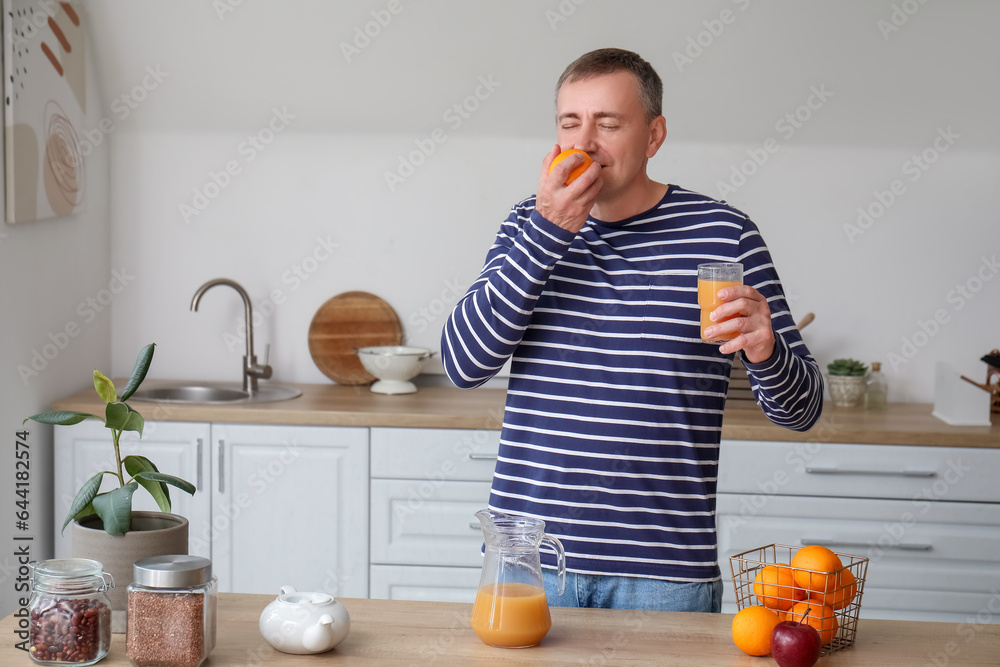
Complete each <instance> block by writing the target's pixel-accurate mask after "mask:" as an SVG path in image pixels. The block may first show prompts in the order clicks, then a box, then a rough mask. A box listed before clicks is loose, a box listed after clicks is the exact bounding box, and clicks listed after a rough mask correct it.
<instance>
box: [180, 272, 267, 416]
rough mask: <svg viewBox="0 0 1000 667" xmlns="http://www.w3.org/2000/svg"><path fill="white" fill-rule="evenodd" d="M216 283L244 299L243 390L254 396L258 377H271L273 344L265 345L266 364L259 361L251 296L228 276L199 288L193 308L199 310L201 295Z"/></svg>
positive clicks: (192, 302) (192, 303)
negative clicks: (254, 345) (245, 345)
mask: <svg viewBox="0 0 1000 667" xmlns="http://www.w3.org/2000/svg"><path fill="white" fill-rule="evenodd" d="M216 285H228V286H229V287H232V288H233V289H234V290H236V292H237V293H238V294H239V295H240V297H241V298H242V299H243V314H244V317H246V321H247V325H246V333H247V335H246V339H247V353H246V355H245V356H244V357H243V391H245V392H246V393H247V394H249V395H251V396H253V395H254V394H256V393H257V378H264V379H265V380H267V379H268V378H270V377H271V367H270V366H268V365H267V362H268V357H269V356H270V355H271V346H270V345H267V346H265V347H264V364H263V365H261V364H258V363H257V357H256V356H254V353H253V306H251V305H250V297H249V295H247V291H246V290H245V289H243V287H242V286H241V285H240V284H239V283H237V282H235V281H233V280H229V279H228V278H216V279H214V280H209V281H208V282H207V283H205V284H204V285H202V286H201V287H199V288H198V291H196V292H195V293H194V298H192V299H191V310H194V311H197V310H198V302H199V301H201V295H202V294H204V293H205V292H207V291H208V290H209V289H210V288H212V287H215V286H216Z"/></svg>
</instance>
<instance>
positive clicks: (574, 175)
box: [549, 148, 594, 185]
mask: <svg viewBox="0 0 1000 667" xmlns="http://www.w3.org/2000/svg"><path fill="white" fill-rule="evenodd" d="M574 153H580V154H582V155H583V164H581V165H580V166H579V167H577V168H576V169H574V170H573V171H571V172H569V176H567V177H566V183H565V184H566V185H569V184H570V183H572V182H573V181H575V180H576V179H577V178H578V177H579V176H580V174H582V173H583V172H585V171H587V167H589V166H590V165H592V164H593V163H594V161H593V160H592V159H591V158H590V156H589V155H587V152H586V151H582V150H580V149H579V148H567V149H566V150H564V151H563V152H562V153H560V154H559V155H557V156H556V157H555V159H554V160H552V164H550V165H549V173H550V174H551V173H552V170H553V169H555V166H556V165H557V164H559V163H560V162H562V161H563V160H565V159H566V158H568V157H569V156H570V155H573V154H574Z"/></svg>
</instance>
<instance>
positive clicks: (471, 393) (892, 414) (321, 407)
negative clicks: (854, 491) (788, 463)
mask: <svg viewBox="0 0 1000 667" xmlns="http://www.w3.org/2000/svg"><path fill="white" fill-rule="evenodd" d="M151 382H152V381H147V384H150V383H151ZM290 386H294V387H296V388H298V389H300V390H301V391H302V395H301V396H300V397H298V398H295V399H292V400H288V401H276V402H273V403H255V404H233V405H225V404H221V405H220V404H216V405H190V404H177V403H174V404H170V403H156V404H150V403H142V402H139V401H134V400H133V401H130V403H132V404H133V405H134V407H135V408H136V409H137V410H138V411H139V412H140V413H141V414H142V416H143V417H145V418H146V419H148V420H156V421H195V422H216V423H238V424H287V425H301V426H387V427H402V428H464V429H490V430H498V429H499V428H500V424H501V421H502V418H503V405H504V395H505V391H506V390H505V389H502V388H485V387H484V388H479V389H472V390H462V389H456V388H454V387H439V386H432V387H422V388H420V390H419V391H418V392H417V393H415V394H404V395H398V396H385V395H380V394H373V393H372V392H371V391H369V390H368V387H367V386H360V387H357V386H354V387H352V386H343V385H337V384H293V385H290ZM932 407H933V406H931V405H930V404H926V403H890V404H889V407H888V409H887V410H885V411H884V412H869V411H866V410H864V409H863V408H840V407H837V406H835V405H833V404H832V403H829V402H828V403H827V404H826V405H825V406H824V408H823V416H822V417H821V418H820V421H819V422H818V423H817V424H816V426H814V427H813V428H812V429H811V430H810V431H807V432H805V433H798V432H795V431H790V430H788V429H784V428H781V427H779V426H775V425H774V424H772V423H771V422H770V421H768V420H767V418H766V417H765V416H764V414H763V413H762V412H761V411H760V409H758V408H757V406H756V405H749V406H744V405H740V406H738V407H734V406H733V405H732V404H731V405H730V406H729V407H727V408H726V414H725V418H724V419H723V425H722V437H723V439H731V440H777V441H784V442H808V441H811V440H817V439H818V440H819V441H821V442H838V443H858V444H890V445H927V446H948V447H989V448H1000V419H997V418H996V417H995V418H994V423H993V425H992V426H949V425H948V424H945V423H944V422H943V421H940V420H939V419H937V418H936V417H934V416H932V415H931V410H932ZM53 409H56V410H78V411H82V412H95V411H98V410H103V406H102V405H101V404H100V403H99V402H98V399H97V395H96V394H95V392H94V390H93V388H92V387H88V388H87V389H84V390H81V391H79V392H77V393H76V394H73V395H71V396H68V397H66V398H63V399H60V400H58V401H56V402H55V403H54V404H53Z"/></svg>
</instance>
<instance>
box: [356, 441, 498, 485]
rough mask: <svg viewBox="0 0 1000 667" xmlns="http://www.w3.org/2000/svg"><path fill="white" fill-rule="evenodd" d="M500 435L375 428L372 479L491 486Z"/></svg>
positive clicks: (372, 443)
mask: <svg viewBox="0 0 1000 667" xmlns="http://www.w3.org/2000/svg"><path fill="white" fill-rule="evenodd" d="M499 448H500V431H491V430H486V429H483V430H470V429H415V428H373V429H372V430H371V456H372V460H371V471H372V477H381V478H387V479H419V480H431V481H439V480H454V481H473V482H479V481H482V482H488V481H490V480H492V479H493V468H494V467H495V465H496V459H497V450H498V449H499Z"/></svg>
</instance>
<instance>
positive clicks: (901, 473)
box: [806, 466, 937, 477]
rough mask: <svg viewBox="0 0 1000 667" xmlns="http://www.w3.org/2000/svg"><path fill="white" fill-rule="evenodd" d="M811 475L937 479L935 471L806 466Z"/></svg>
mask: <svg viewBox="0 0 1000 667" xmlns="http://www.w3.org/2000/svg"><path fill="white" fill-rule="evenodd" d="M806 472H807V473H809V474H810V475H882V476H885V477H937V472H935V471H933V470H851V469H849V468H838V467H836V466H829V467H823V466H806Z"/></svg>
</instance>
